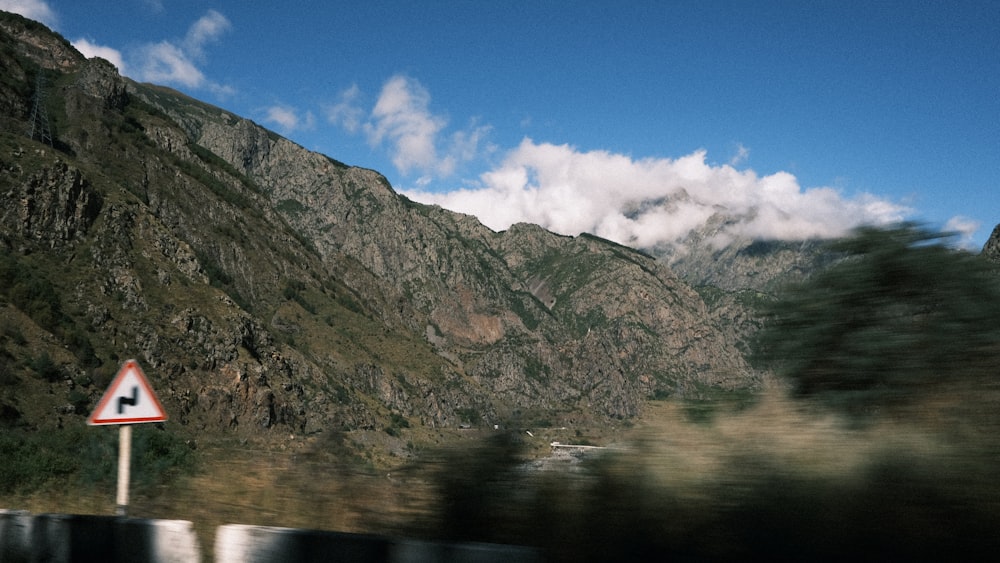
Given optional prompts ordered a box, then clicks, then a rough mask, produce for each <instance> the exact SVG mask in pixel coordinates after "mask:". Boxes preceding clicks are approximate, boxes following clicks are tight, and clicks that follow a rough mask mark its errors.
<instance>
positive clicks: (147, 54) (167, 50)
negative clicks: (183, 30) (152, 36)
mask: <svg viewBox="0 0 1000 563" xmlns="http://www.w3.org/2000/svg"><path fill="white" fill-rule="evenodd" d="M134 58H135V60H136V63H135V64H134V65H133V66H134V67H135V70H136V72H137V73H138V78H139V80H144V81H147V82H156V83H159V84H180V85H181V86H187V87H188V88H200V87H201V86H203V85H204V83H205V75H204V74H203V73H202V72H201V70H199V69H198V67H197V66H195V64H194V62H193V61H192V60H191V58H190V57H189V56H188V54H187V53H185V52H184V50H183V49H181V48H180V47H178V46H177V45H175V44H173V43H171V42H169V41H161V42H159V43H151V44H148V45H144V46H143V47H141V48H139V50H138V51H137V52H135V53H134Z"/></svg>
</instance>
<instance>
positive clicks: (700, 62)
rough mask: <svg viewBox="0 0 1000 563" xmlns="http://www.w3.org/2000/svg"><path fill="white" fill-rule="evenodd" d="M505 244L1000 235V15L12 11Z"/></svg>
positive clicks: (575, 7) (843, 8) (754, 9)
mask: <svg viewBox="0 0 1000 563" xmlns="http://www.w3.org/2000/svg"><path fill="white" fill-rule="evenodd" d="M0 9H6V10H13V11H17V12H20V13H22V14H25V15H28V16H29V17H33V18H34V19H39V20H40V21H43V22H44V23H46V24H48V25H50V27H53V28H54V29H55V30H57V31H59V32H60V33H61V34H62V35H63V36H65V37H66V38H67V39H69V40H70V41H71V42H73V43H74V44H75V45H76V46H77V48H79V49H80V50H81V51H82V52H84V53H85V54H87V55H88V56H93V55H99V56H103V57H105V58H107V59H109V60H112V62H114V63H116V64H117V65H118V66H119V68H120V70H122V72H123V73H124V74H126V75H127V76H130V77H132V78H134V79H137V80H142V81H151V82H156V83H160V84H165V85H169V86H172V87H174V88H177V89H178V90H181V91H183V92H185V93H187V94H189V95H192V96H194V97H197V98H200V99H203V100H205V101H208V102H210V103H214V104H216V105H219V106H221V107H223V108H226V109H228V110H230V111H232V112H234V113H236V114H239V115H242V116H245V117H248V118H250V119H253V120H254V121H256V122H258V123H260V124H262V125H265V126H267V127H268V128H271V129H274V130H275V131H278V132H279V133H281V134H283V135H285V136H287V137H288V138H290V139H292V140H293V141H295V142H297V143H299V144H301V145H303V146H304V147H306V148H309V149H312V150H316V151H319V152H322V153H324V154H327V155H329V156H331V157H333V158H336V159H338V160H341V161H343V162H346V163H348V164H353V165H358V166H364V167H368V168H373V169H376V170H378V171H380V172H382V173H383V174H385V175H386V176H387V177H388V178H389V180H390V181H391V182H392V184H393V185H394V186H395V187H396V188H397V189H398V190H399V191H401V192H403V193H406V194H407V195H408V196H409V197H411V198H413V199H418V200H421V201H426V202H430V203H439V204H441V205H442V206H444V207H448V208H451V209H455V210H458V211H463V212H468V213H473V214H475V215H477V216H478V217H479V218H480V219H481V220H482V221H483V222H484V223H486V224H487V225H489V226H490V227H492V228H494V229H498V230H499V229H503V228H506V227H507V226H508V225H510V224H511V223H513V222H517V221H529V222H533V223H538V224H541V225H543V226H545V227H547V228H550V229H553V230H556V231H558V232H562V233H565V234H577V233H579V232H581V231H589V232H593V233H596V234H599V235H601V236H606V237H608V238H611V239H614V240H617V241H619V242H623V243H626V244H632V245H636V246H649V245H653V244H657V243H662V242H670V241H671V240H674V239H676V238H678V237H682V236H684V235H685V234H686V233H687V232H688V231H689V230H690V229H692V228H697V227H698V226H700V225H702V224H704V223H705V221H707V220H708V219H709V217H710V216H711V215H712V214H713V213H715V212H718V211H723V210H724V211H725V212H726V213H728V214H731V215H734V216H737V217H739V218H740V220H739V221H736V222H734V223H733V225H732V226H730V227H727V229H728V230H727V231H725V232H723V233H722V235H720V237H721V238H720V242H724V240H725V238H726V237H727V236H759V237H782V238H801V237H808V236H827V235H834V234H839V233H842V232H844V230H846V229H849V228H851V227H853V226H856V225H858V224H862V223H874V224H877V223H886V222H892V221H896V220H900V219H911V220H917V221H924V222H928V223H930V224H931V225H932V226H935V227H941V228H948V229H952V230H958V231H961V232H963V233H964V234H965V236H966V238H965V241H966V244H968V245H969V246H970V247H972V248H979V247H981V245H982V244H983V242H984V241H985V239H986V237H987V236H988V235H989V233H990V231H991V230H992V228H993V227H994V226H995V225H996V224H997V223H1000V2H996V1H978V2H973V1H962V0H950V1H941V2H928V1H921V0H909V1H897V2H879V1H876V0H870V1H864V2H853V1H850V0H843V1H829V2H806V1H753V0H744V1H736V0H733V1H728V2H721V1H712V0H700V1H667V0H660V1H649V2H647V1H639V0H636V1H631V2H610V1H606V2H584V1H580V2H550V1H545V0H534V1H524V2H522V1H503V0H495V1H491V2H478V1H461V2H459V1H450V0H439V1H432V2H420V3H416V2H379V1H366V2H350V3H348V2H296V1H292V0H290V1H287V2H253V3H251V2H245V1H214V2H213V1H201V0H122V1H118V2H103V1H97V0H93V1H91V0H66V1H56V0H0Z"/></svg>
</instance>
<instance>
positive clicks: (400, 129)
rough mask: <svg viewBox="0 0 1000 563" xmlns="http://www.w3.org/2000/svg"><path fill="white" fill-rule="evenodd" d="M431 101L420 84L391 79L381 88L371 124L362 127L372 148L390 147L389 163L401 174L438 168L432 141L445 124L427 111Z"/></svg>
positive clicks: (403, 78)
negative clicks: (379, 146)
mask: <svg viewBox="0 0 1000 563" xmlns="http://www.w3.org/2000/svg"><path fill="white" fill-rule="evenodd" d="M430 100H431V97H430V94H429V93H428V92H427V90H426V89H424V87H423V86H421V85H420V83H419V82H417V81H416V80H411V79H409V78H406V77H404V76H394V77H392V78H390V79H389V80H388V81H387V82H386V83H385V84H384V85H383V86H382V92H381V94H379V97H378V101H377V102H375V107H374V108H373V109H372V112H371V116H370V120H369V121H368V123H365V125H364V131H365V134H366V135H367V137H368V142H369V143H370V144H371V145H372V146H378V145H380V144H382V143H383V142H388V143H389V144H390V145H392V149H391V150H392V163H393V165H394V166H395V167H396V168H397V169H398V170H399V171H400V172H402V173H403V174H408V173H409V172H410V171H411V170H413V169H418V170H423V171H426V170H432V169H434V168H436V167H437V166H438V165H439V159H438V153H437V148H436V147H435V138H436V137H437V135H438V133H439V132H440V131H441V130H442V129H444V127H445V125H447V120H446V119H444V118H443V117H440V116H436V115H434V114H432V113H431V112H430V111H429V109H428V106H429V105H430Z"/></svg>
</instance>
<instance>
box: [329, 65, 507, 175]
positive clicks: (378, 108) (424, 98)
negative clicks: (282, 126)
mask: <svg viewBox="0 0 1000 563" xmlns="http://www.w3.org/2000/svg"><path fill="white" fill-rule="evenodd" d="M357 97H358V92H357V91H356V90H355V89H354V87H352V89H350V90H348V91H346V92H344V93H343V94H342V95H341V101H340V102H339V103H338V104H337V105H335V106H333V107H332V108H330V109H329V110H328V111H327V117H328V119H330V121H331V122H334V123H340V124H341V125H342V126H343V127H344V128H345V129H347V130H349V131H350V130H352V129H353V130H357V129H358V124H359V123H360V121H359V120H360V117H361V115H363V113H359V111H358V110H359V106H358V105H357V102H356V99H357ZM430 101H431V97H430V94H429V93H428V92H427V90H426V89H425V88H424V87H423V86H422V85H421V84H420V83H419V82H417V81H416V80H413V79H411V78H408V77H405V76H401V75H396V76H393V77H392V78H390V79H389V80H388V81H386V83H385V84H384V85H383V86H382V91H381V92H380V94H379V97H378V100H377V101H376V102H375V106H374V108H372V110H371V113H370V114H369V115H368V118H367V119H366V120H365V122H364V123H361V124H360V130H361V131H363V132H364V134H365V136H366V137H367V139H368V143H369V144H370V145H371V146H372V147H379V146H382V145H388V147H389V152H390V156H391V159H392V163H393V166H395V167H396V169H397V170H398V171H399V172H400V173H401V174H403V175H404V176H405V175H408V174H409V173H410V172H413V171H416V172H419V173H420V174H421V183H426V180H427V178H430V177H447V176H450V175H451V174H453V173H454V172H455V170H456V168H457V167H458V166H459V165H460V164H461V163H463V162H468V161H470V160H472V159H474V158H475V157H476V156H478V155H479V153H480V151H481V145H482V143H483V142H484V139H485V137H486V135H487V134H488V133H489V131H490V127H489V126H485V125H478V124H477V123H476V122H475V121H473V122H471V123H470V125H469V127H468V128H467V129H464V130H460V131H456V132H454V133H452V134H450V135H447V134H445V132H444V131H445V128H446V127H447V125H448V119H447V118H446V117H444V116H441V115H436V114H434V113H433V112H431V111H430Z"/></svg>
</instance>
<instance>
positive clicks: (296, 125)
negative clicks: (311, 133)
mask: <svg viewBox="0 0 1000 563" xmlns="http://www.w3.org/2000/svg"><path fill="white" fill-rule="evenodd" d="M264 113H265V116H264V121H265V122H267V123H273V124H274V125H276V126H277V127H278V128H279V129H280V130H281V132H282V133H283V134H285V135H287V134H288V133H291V132H292V131H301V130H307V129H312V128H313V127H314V126H315V124H316V119H315V117H314V116H313V114H312V112H308V111H307V112H306V113H305V114H302V115H299V112H298V111H297V110H296V109H295V108H291V107H288V106H283V105H277V106H271V107H269V108H267V109H266V110H265V112H264Z"/></svg>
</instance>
